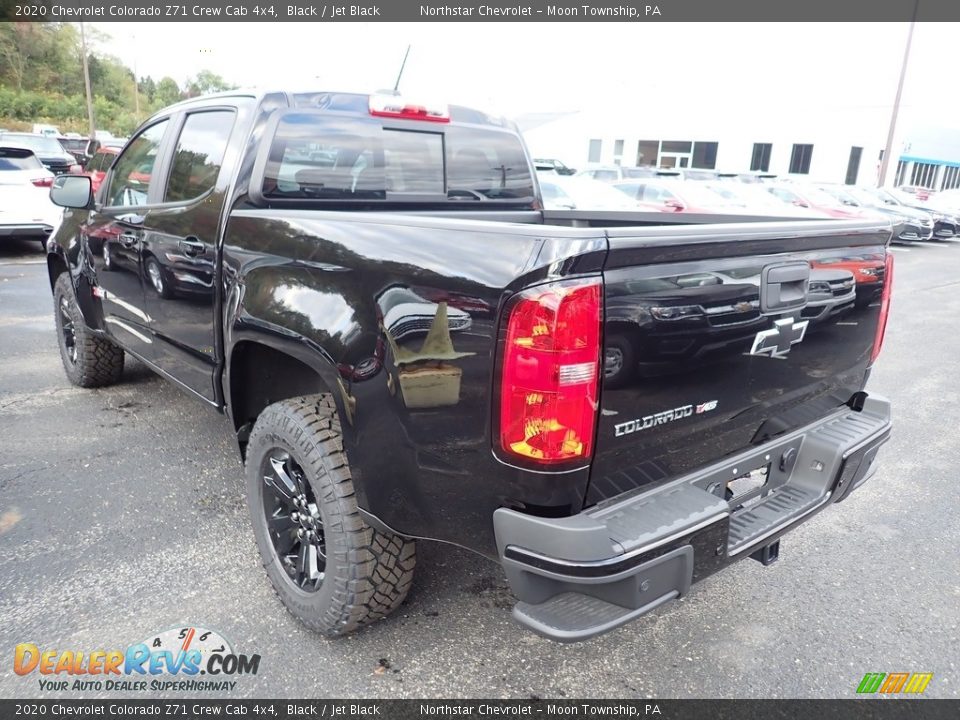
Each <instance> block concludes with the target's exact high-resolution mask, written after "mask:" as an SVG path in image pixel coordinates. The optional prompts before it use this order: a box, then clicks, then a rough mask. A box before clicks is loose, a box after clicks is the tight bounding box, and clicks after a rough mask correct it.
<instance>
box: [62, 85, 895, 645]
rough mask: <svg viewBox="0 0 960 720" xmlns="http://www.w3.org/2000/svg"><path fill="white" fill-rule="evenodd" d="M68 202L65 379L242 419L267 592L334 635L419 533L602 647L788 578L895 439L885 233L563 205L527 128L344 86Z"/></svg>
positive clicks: (65, 191) (208, 111)
mask: <svg viewBox="0 0 960 720" xmlns="http://www.w3.org/2000/svg"><path fill="white" fill-rule="evenodd" d="M51 196H52V198H53V199H54V201H55V202H57V203H58V204H60V205H62V206H64V207H67V208H70V210H69V211H68V212H67V213H66V217H65V219H64V222H63V225H62V227H61V228H60V230H59V231H58V232H57V234H56V236H55V237H53V238H51V239H50V241H49V242H48V245H47V247H48V263H49V270H50V283H51V287H52V288H53V293H54V302H55V308H56V309H55V314H56V322H57V331H58V333H59V341H60V350H61V354H62V356H63V362H64V366H65V368H66V372H67V375H68V376H69V378H70V380H71V381H72V382H74V383H75V384H77V385H80V386H84V387H93V386H100V385H107V384H109V383H112V382H116V381H118V380H119V379H120V377H121V374H122V369H123V362H124V356H125V354H127V353H129V354H130V355H132V356H134V357H136V358H139V359H140V360H142V361H143V362H144V363H146V364H147V365H149V366H150V367H151V368H153V369H154V370H156V371H157V372H158V373H160V374H161V375H163V376H164V377H166V378H168V379H170V380H172V381H173V382H174V383H176V384H177V385H179V386H181V387H182V388H183V389H184V390H186V391H187V392H188V393H190V394H191V395H193V396H195V397H197V398H199V399H200V400H202V401H203V402H205V403H207V404H208V405H210V406H211V407H213V408H215V409H217V410H219V411H221V412H224V413H226V414H227V415H228V416H229V418H230V419H231V420H232V423H233V426H234V428H235V430H236V437H237V441H238V445H239V449H240V452H241V453H242V454H243V458H244V461H245V465H246V493H247V500H248V504H249V510H250V513H251V518H252V522H253V529H254V534H255V536H256V541H257V545H258V547H259V550H260V553H261V556H262V560H263V564H264V566H265V568H266V571H267V574H268V575H269V577H270V581H271V582H272V583H273V586H274V587H275V588H276V590H277V593H278V594H279V596H280V598H281V599H282V601H283V603H284V604H285V605H286V607H287V608H289V610H290V611H291V612H292V613H293V614H294V615H296V616H297V617H298V618H300V619H301V620H302V621H303V622H304V623H306V624H307V625H308V626H310V627H311V628H314V629H316V630H318V631H321V632H323V633H325V634H328V635H338V634H343V633H347V632H350V631H351V630H354V629H355V628H357V627H358V626H360V625H362V624H364V623H366V622H369V621H371V620H373V619H376V618H380V617H383V616H385V615H387V614H388V613H390V612H391V611H392V610H394V609H395V608H396V607H397V606H398V605H399V604H400V603H401V602H402V601H403V599H404V596H405V595H406V593H407V590H408V588H409V587H410V583H411V580H412V576H413V570H414V563H415V541H417V540H424V539H431V540H441V541H446V542H450V543H456V544H457V545H460V546H463V547H466V548H469V549H472V550H474V551H476V552H479V553H482V554H483V555H485V556H487V557H490V558H493V559H496V560H498V561H499V562H500V563H501V564H502V566H503V568H504V570H505V572H506V575H507V578H508V580H509V582H510V587H511V588H512V591H513V592H514V594H515V595H516V596H517V598H518V603H517V605H516V607H515V609H514V616H515V617H516V619H517V620H518V621H519V622H520V623H522V624H523V625H525V626H527V627H529V628H532V629H533V630H535V631H537V632H539V633H541V634H543V635H545V636H548V637H551V638H555V639H558V640H577V639H583V638H587V637H590V636H592V635H596V634H598V633H601V632H605V631H607V630H609V629H611V628H613V627H616V626H618V625H620V624H622V623H624V622H626V621H628V620H630V619H632V618H635V617H637V616H639V615H642V614H643V613H645V612H648V611H649V610H651V609H653V608H655V607H657V606H659V605H661V604H663V603H665V602H667V601H669V600H671V599H673V598H676V597H678V596H681V595H683V594H684V593H686V592H687V591H688V590H689V588H690V586H691V584H692V583H693V582H695V581H697V580H699V579H701V578H703V577H705V576H707V575H709V574H710V573H713V572H715V571H717V570H719V569H721V568H723V567H724V566H725V565H727V564H728V563H730V562H732V561H735V560H738V559H740V558H744V557H748V556H752V557H755V558H757V559H760V560H762V561H764V562H765V563H768V562H771V561H772V560H773V559H775V557H776V555H777V550H778V547H779V538H780V536H781V535H783V534H784V533H786V532H787V531H788V530H790V529H792V528H793V527H795V526H796V525H798V524H799V523H801V522H803V521H804V520H807V519H808V518H810V517H811V516H812V515H813V514H814V513H816V512H817V511H819V510H821V509H823V508H825V507H826V506H828V505H830V504H832V503H834V502H838V501H840V500H843V499H844V498H845V497H847V495H848V494H849V493H850V492H851V491H852V490H853V489H854V488H856V487H858V486H860V485H861V484H862V483H863V482H864V481H865V480H866V479H867V478H868V477H869V476H870V474H871V473H872V471H873V465H874V458H875V456H876V454H877V450H878V449H879V447H880V446H881V445H882V444H883V442H884V441H886V439H887V437H888V435H889V432H890V406H889V403H888V402H887V401H886V400H884V399H883V398H881V397H876V396H873V395H868V394H867V393H866V392H864V385H865V383H866V380H867V377H868V375H869V373H870V367H871V365H872V363H873V362H874V360H875V359H876V357H877V354H878V352H879V350H880V345H881V341H882V338H883V332H884V325H885V322H886V317H887V308H888V305H889V297H890V284H891V279H892V278H891V271H892V262H891V260H892V258H891V256H890V255H889V253H888V251H887V244H888V242H889V239H890V233H891V229H890V227H889V226H888V225H884V224H883V223H882V222H874V221H870V222H864V221H834V220H797V219H793V220H783V219H781V220H777V219H772V218H757V217H733V216H729V215H726V216H723V219H722V221H718V220H717V218H714V217H708V216H702V215H700V216H698V215H693V214H685V215H683V217H682V218H676V217H670V218H669V219H664V217H665V216H664V215H662V214H658V213H645V212H630V211H628V212H604V213H591V212H584V211H568V210H562V211H544V210H543V209H542V205H541V202H540V196H539V191H538V184H537V180H536V174H535V171H534V166H533V163H532V162H531V160H530V158H529V156H528V154H527V151H526V149H525V147H524V144H523V141H522V140H521V138H520V136H519V134H518V133H517V130H516V129H515V127H514V126H513V125H512V124H510V123H508V122H506V121H504V120H502V119H500V118H495V117H490V116H488V115H486V114H484V113H482V112H478V111H475V110H470V109H467V108H462V107H443V106H436V107H433V106H425V105H413V104H410V103H408V102H406V101H404V100H403V99H402V98H399V97H396V96H389V95H386V96H380V95H373V96H367V95H356V94H344V93H322V92H318V93H305V94H293V93H285V92H269V93H260V94H244V93H241V92H234V93H227V94H222V95H216V96H210V97H205V98H199V99H194V100H188V101H186V102H183V103H180V104H178V105H175V106H173V107H170V108H168V109H166V110H163V111H161V112H160V113H158V114H156V115H155V116H154V117H152V118H151V119H150V120H148V121H147V122H146V123H145V124H144V125H143V126H142V127H141V128H140V129H139V130H138V131H137V132H136V133H135V134H134V136H133V137H132V139H131V140H130V141H129V142H128V144H127V145H126V147H125V148H124V149H123V151H122V152H121V153H120V154H119V155H118V157H117V158H116V160H115V161H114V163H113V165H112V167H111V168H110V170H109V172H108V174H107V176H106V178H105V179H104V181H103V184H102V187H101V188H100V190H99V191H98V192H97V193H96V194H94V193H93V192H92V190H91V186H90V179H89V178H87V177H83V176H69V175H68V176H60V177H58V178H57V180H56V183H55V186H54V187H53V188H52V190H51ZM849 258H869V260H864V262H869V263H870V268H871V272H872V275H871V280H872V285H871V289H872V290H874V291H875V292H874V293H873V295H874V296H873V297H872V299H871V301H870V302H869V303H856V302H854V300H855V299H856V297H857V294H856V288H855V284H856V279H855V278H854V274H853V273H852V272H850V270H849V269H848V265H849V262H851V261H849ZM838 263H842V267H841V266H840V265H838Z"/></svg>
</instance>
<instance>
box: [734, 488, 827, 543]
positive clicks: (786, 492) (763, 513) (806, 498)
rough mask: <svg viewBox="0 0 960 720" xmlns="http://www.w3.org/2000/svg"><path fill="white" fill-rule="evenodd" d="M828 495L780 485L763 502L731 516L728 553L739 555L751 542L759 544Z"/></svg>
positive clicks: (814, 506)
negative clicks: (765, 537)
mask: <svg viewBox="0 0 960 720" xmlns="http://www.w3.org/2000/svg"><path fill="white" fill-rule="evenodd" d="M828 499H829V498H828V497H827V496H824V495H819V494H815V493H813V492H811V491H809V490H805V489H804V488H800V487H791V486H789V485H787V486H785V487H782V488H780V489H779V490H777V491H776V492H775V493H774V494H773V495H771V496H770V497H769V498H768V499H766V500H764V501H763V503H762V504H760V505H757V506H756V507H755V508H753V509H751V510H747V511H741V512H739V513H737V514H735V515H733V516H732V517H731V518H730V535H729V541H728V544H727V553H728V554H729V555H737V554H738V553H740V552H742V551H743V550H746V549H747V547H748V546H750V545H756V544H757V542H758V541H760V540H762V539H763V537H764V536H765V535H768V534H773V532H775V531H776V530H777V528H780V527H782V526H783V525H786V524H788V523H789V522H790V521H791V520H794V519H797V518H799V517H801V516H803V515H805V514H806V513H808V512H809V511H811V510H813V509H814V508H816V507H817V506H818V505H822V504H823V503H825V502H826V501H827V500H828Z"/></svg>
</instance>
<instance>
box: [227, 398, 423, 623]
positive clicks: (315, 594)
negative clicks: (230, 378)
mask: <svg viewBox="0 0 960 720" xmlns="http://www.w3.org/2000/svg"><path fill="white" fill-rule="evenodd" d="M246 481H247V505H248V507H249V510H250V514H251V518H252V520H253V530H254V536H255V538H256V541H257V547H258V549H259V551H260V557H261V560H262V561H263V565H264V568H265V569H266V571H267V575H268V576H269V578H270V582H271V583H272V584H273V587H274V590H276V592H277V595H278V596H279V597H280V600H281V601H282V602H283V604H284V605H285V606H286V608H287V609H288V610H289V611H290V612H291V613H292V614H293V615H294V616H295V617H296V618H297V619H299V620H300V621H301V622H303V623H304V624H305V625H306V626H307V627H309V628H311V629H312V630H316V631H318V632H321V633H323V634H325V635H328V636H337V635H345V634H347V633H349V632H352V631H353V630H356V629H357V628H359V627H360V626H362V625H365V624H367V623H370V622H372V621H374V620H378V619H380V618H383V617H386V616H387V615H388V614H390V613H391V612H393V610H395V609H396V608H397V607H398V606H399V605H400V604H401V603H402V602H403V600H404V598H405V597H406V595H407V592H408V591H409V589H410V585H411V583H412V582H413V571H414V566H415V565H416V546H415V544H414V542H413V541H412V540H407V539H405V538H402V537H400V536H398V535H394V534H393V533H388V532H383V531H380V530H376V529H374V528H372V527H370V526H369V525H367V523H366V522H365V521H364V519H363V517H362V516H361V515H360V512H359V509H358V507H357V500H356V495H355V494H354V488H353V480H352V479H351V476H350V469H349V466H348V464H347V458H346V455H345V454H344V451H343V443H342V441H341V435H340V421H339V419H338V417H337V411H336V406H335V405H334V403H333V399H332V398H331V397H330V396H329V395H314V396H309V397H301V398H294V399H290V400H284V401H281V402H278V403H275V404H274V405H271V406H269V407H268V408H266V409H265V410H264V411H263V412H262V413H261V414H260V417H258V418H257V421H256V423H255V425H254V427H253V430H252V432H251V433H250V439H249V442H248V444H247V457H246Z"/></svg>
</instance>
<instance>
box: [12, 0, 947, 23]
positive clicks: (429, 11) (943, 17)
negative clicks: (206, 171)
mask: <svg viewBox="0 0 960 720" xmlns="http://www.w3.org/2000/svg"><path fill="white" fill-rule="evenodd" d="M0 16H2V17H0V19H3V20H7V21H10V20H12V21H28V22H29V21H51V20H52V21H59V22H74V21H95V22H111V21H118V22H119V21H126V22H129V21H157V22H203V21H221V22H222V21H245V22H291V21H293V22H296V21H300V22H304V21H306V22H450V21H455V22H530V21H533V22H664V21H669V22H677V21H697V22H758V21H779V22H803V21H832V22H895V21H909V20H912V19H916V20H917V21H937V22H944V21H958V20H960V2H958V1H957V0H884V1H883V2H878V1H877V0H843V1H842V2H837V0H641V1H640V2H631V1H629V0H625V1H624V2H621V3H610V2H602V1H601V2H582V3H581V2H570V0H567V1H566V2H549V1H548V0H507V1H506V2H503V1H502V0H501V1H499V2H498V1H497V0H490V1H489V2H462V1H461V2H457V1H455V0H451V1H450V2H429V1H428V2H423V1H421V0H360V2H358V4H349V3H344V2H325V1H324V0H283V1H282V2H274V1H273V0H185V1H183V2H181V0H165V1H164V2H153V1H152V0H36V1H34V2H30V1H28V0H0Z"/></svg>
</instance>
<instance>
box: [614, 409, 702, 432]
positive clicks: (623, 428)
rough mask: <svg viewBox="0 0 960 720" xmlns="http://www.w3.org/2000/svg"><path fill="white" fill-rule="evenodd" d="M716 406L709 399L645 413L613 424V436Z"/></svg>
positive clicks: (637, 430) (680, 418)
mask: <svg viewBox="0 0 960 720" xmlns="http://www.w3.org/2000/svg"><path fill="white" fill-rule="evenodd" d="M716 408H717V401H716V400H710V401H709V402H705V403H700V404H699V405H683V406H681V407H678V408H674V409H673V410H664V411H663V412H658V413H654V414H653V415H645V416H644V417H642V418H637V419H636V420H627V422H622V423H617V424H616V425H614V426H613V430H614V436H615V437H620V436H621V435H629V434H631V433H635V432H639V431H640V430H647V429H648V428H652V427H656V426H657V425H666V424H667V423H670V422H674V421H675V420H683V419H684V418H688V417H690V416H691V415H702V414H703V413H705V412H710V411H711V410H716Z"/></svg>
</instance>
